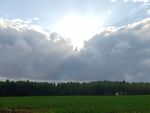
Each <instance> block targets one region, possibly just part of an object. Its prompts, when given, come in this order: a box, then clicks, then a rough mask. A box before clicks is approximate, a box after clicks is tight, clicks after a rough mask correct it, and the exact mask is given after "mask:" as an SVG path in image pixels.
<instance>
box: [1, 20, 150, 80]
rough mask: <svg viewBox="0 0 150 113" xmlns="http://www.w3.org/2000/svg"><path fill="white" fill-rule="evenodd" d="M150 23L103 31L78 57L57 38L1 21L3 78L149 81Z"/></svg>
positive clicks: (23, 24)
mask: <svg viewBox="0 0 150 113" xmlns="http://www.w3.org/2000/svg"><path fill="white" fill-rule="evenodd" d="M149 29H150V18H146V19H144V20H142V21H139V22H136V23H132V24H129V25H127V26H121V27H109V28H105V29H104V30H103V31H102V32H101V33H99V34H97V35H95V36H94V37H93V38H91V40H89V41H86V42H85V45H84V47H83V48H82V49H81V51H74V50H73V49H72V46H71V45H70V43H69V41H68V40H66V39H64V38H62V37H60V36H59V35H58V34H56V33H49V31H47V30H44V29H43V28H41V27H39V26H35V25H32V24H31V23H27V22H24V21H22V20H7V19H0V59H1V60H0V76H1V77H0V78H3V79H4V78H13V79H22V78H25V79H34V80H126V81H150V76H149V74H150V32H149Z"/></svg>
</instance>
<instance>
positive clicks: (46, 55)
mask: <svg viewBox="0 0 150 113" xmlns="http://www.w3.org/2000/svg"><path fill="white" fill-rule="evenodd" d="M71 52H72V46H71V45H70V43H69V41H68V40H66V39H64V38H63V37H61V36H59V35H57V34H56V33H50V32H49V31H48V30H45V29H43V28H42V27H40V26H36V25H32V24H31V23H28V22H26V21H23V20H21V19H14V20H8V19H0V59H1V60H0V76H1V77H6V78H13V79H23V78H24V79H47V78H49V79H59V76H58V75H57V72H58V71H59V68H60V67H61V64H62V63H63V61H64V60H65V59H66V58H67V57H68V56H69V55H70V54H71Z"/></svg>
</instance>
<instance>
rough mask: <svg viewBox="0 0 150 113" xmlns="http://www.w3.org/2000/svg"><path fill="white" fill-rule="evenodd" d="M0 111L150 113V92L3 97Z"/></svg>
mask: <svg viewBox="0 0 150 113" xmlns="http://www.w3.org/2000/svg"><path fill="white" fill-rule="evenodd" d="M0 113H150V96H117V97H116V96H47V97H46V96H45V97H0Z"/></svg>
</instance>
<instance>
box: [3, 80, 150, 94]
mask: <svg viewBox="0 0 150 113" xmlns="http://www.w3.org/2000/svg"><path fill="white" fill-rule="evenodd" d="M116 93H117V94H120V95H146V94H150V83H142V82H139V83H129V82H125V81H92V82H60V83H48V82H32V81H28V80H27V81H9V80H6V81H0V96H48V95H49V96H50V95H56V96H57V95H116Z"/></svg>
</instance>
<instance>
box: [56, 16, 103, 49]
mask: <svg viewBox="0 0 150 113" xmlns="http://www.w3.org/2000/svg"><path fill="white" fill-rule="evenodd" d="M102 24H103V21H102V20H101V19H98V18H96V17H94V16H81V15H78V14H76V15H75V14H74V15H68V16H65V17H63V18H62V19H60V20H59V21H58V22H57V24H56V25H54V30H55V31H56V32H57V33H60V34H62V35H63V36H65V37H67V38H70V40H71V42H72V44H73V46H74V47H77V48H79V49H80V48H82V47H83V44H84V41H85V40H88V39H90V38H91V37H92V36H93V35H95V33H97V32H98V31H99V30H100V28H101V27H102Z"/></svg>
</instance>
